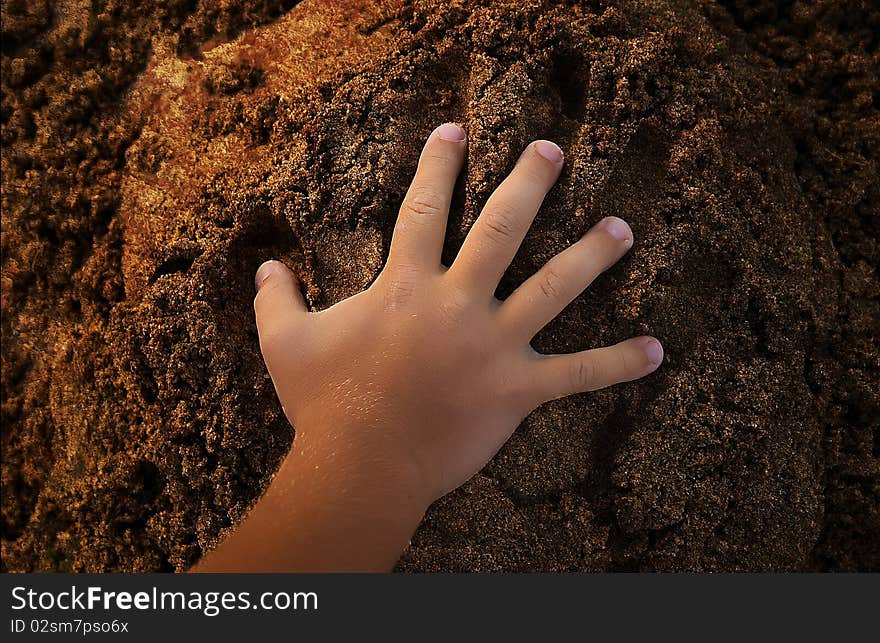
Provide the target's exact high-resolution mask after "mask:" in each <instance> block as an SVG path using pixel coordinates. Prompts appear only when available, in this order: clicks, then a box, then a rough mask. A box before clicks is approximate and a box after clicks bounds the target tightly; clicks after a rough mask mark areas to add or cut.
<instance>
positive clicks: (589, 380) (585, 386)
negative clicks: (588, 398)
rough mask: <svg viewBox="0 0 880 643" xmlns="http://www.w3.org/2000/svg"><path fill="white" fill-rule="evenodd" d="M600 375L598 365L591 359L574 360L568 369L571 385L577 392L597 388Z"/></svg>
mask: <svg viewBox="0 0 880 643" xmlns="http://www.w3.org/2000/svg"><path fill="white" fill-rule="evenodd" d="M598 375H599V374H598V367H597V366H596V363H595V362H593V361H592V360H589V359H578V360H574V361H573V362H572V363H571V365H570V366H569V369H568V378H569V384H570V385H571V388H572V390H575V391H588V390H591V389H593V388H595V384H596V381H597V380H598Z"/></svg>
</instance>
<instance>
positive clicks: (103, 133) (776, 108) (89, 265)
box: [2, 0, 880, 571]
mask: <svg viewBox="0 0 880 643" xmlns="http://www.w3.org/2000/svg"><path fill="white" fill-rule="evenodd" d="M295 4H296V3H295V2H292V1H287V2H274V1H271V0H264V1H250V2H249V1H247V0H234V1H232V2H222V3H220V2H205V1H202V2H180V3H174V4H171V6H170V8H169V7H168V6H167V3H155V5H156V6H154V5H153V3H151V2H144V3H137V4H135V5H130V4H117V3H115V2H109V1H108V2H102V1H98V2H94V3H83V2H76V1H71V2H67V3H62V4H61V5H57V6H56V5H55V3H48V2H47V3H35V2H24V1H21V0H15V1H12V0H10V1H6V0H4V2H3V17H4V20H3V34H2V35H3V52H2V53H3V57H2V72H3V83H2V91H3V93H2V123H3V128H2V137H3V144H4V149H3V154H2V171H3V203H2V205H3V238H2V255H3V266H2V267H3V276H2V279H3V282H2V286H3V290H2V297H3V317H2V339H3V348H2V356H3V372H2V395H3V397H2V425H3V433H2V448H3V453H2V483H3V493H2V516H3V520H2V547H3V549H2V553H3V568H4V569H5V570H15V571H22V570H75V571H105V570H137V571H170V570H182V569H185V568H186V567H187V566H189V565H190V564H192V563H193V562H194V561H196V560H197V559H198V558H199V556H200V555H201V554H202V552H203V551H205V550H206V549H208V548H210V547H211V546H212V545H213V544H214V543H215V542H216V540H217V538H218V537H219V536H220V535H222V533H223V531H224V530H225V529H228V528H229V527H230V526H231V525H233V524H235V522H236V521H237V520H238V519H240V518H241V516H242V515H243V513H244V512H245V511H246V510H247V508H248V507H249V506H250V504H252V502H253V501H254V500H255V499H256V498H257V497H258V496H259V494H260V493H261V491H262V490H263V489H264V488H265V486H266V484H267V483H268V481H269V480H270V479H271V476H272V475H273V473H274V471H275V469H276V468H277V466H278V463H279V462H280V460H281V458H283V456H284V455H285V453H286V451H287V449H288V448H289V446H290V444H291V440H292V439H293V438H294V431H293V429H292V428H291V427H289V425H288V424H287V422H286V421H285V419H284V416H283V414H282V413H281V409H280V407H279V405H278V403H277V401H276V400H275V398H274V394H273V390H272V386H271V382H270V381H269V379H268V375H267V374H266V372H265V369H264V366H263V364H262V360H261V359H260V355H259V348H258V345H257V338H256V332H255V328H254V325H253V313H252V307H251V299H252V293H253V286H252V279H253V272H254V270H255V269H256V267H257V266H258V265H259V264H260V263H261V262H262V261H263V260H265V259H268V258H278V259H281V260H283V261H285V262H286V263H287V264H288V265H290V266H291V267H292V268H294V269H295V270H296V272H297V273H298V275H299V276H300V278H301V279H302V281H303V283H304V284H305V290H306V295H307V299H308V302H309V305H310V306H311V307H312V308H314V309H320V308H323V307H326V306H329V305H331V304H332V303H334V302H336V301H338V300H339V299H341V298H344V297H347V296H349V295H352V294H354V293H355V292H357V291H359V290H360V289H362V288H364V287H365V286H366V285H367V284H369V283H370V281H371V280H372V279H373V278H374V277H375V276H376V274H377V273H378V271H379V269H380V268H381V266H382V263H383V261H384V257H385V256H386V253H387V248H388V242H389V239H390V233H391V229H392V226H393V222H394V217H395V214H396V209H397V205H398V203H399V202H400V200H401V197H402V195H403V193H404V191H405V189H406V187H407V183H408V181H409V178H410V177H411V175H412V172H413V170H414V167H415V162H416V158H417V155H418V151H419V149H420V147H421V144H422V142H423V140H424V138H425V137H426V136H427V134H428V133H429V132H430V131H431V130H432V129H433V127H434V126H435V125H436V124H438V123H440V122H442V121H444V120H454V121H457V122H460V123H462V124H463V125H464V126H465V127H466V128H467V129H468V132H469V140H470V147H469V152H468V163H467V167H466V170H465V175H466V176H465V178H466V180H463V181H462V182H460V184H459V186H458V188H457V191H456V197H455V200H454V203H453V210H452V214H451V217H450V226H449V234H448V238H447V244H446V248H445V253H444V255H445V258H446V259H447V260H450V259H451V258H452V257H454V255H455V252H456V250H457V248H458V247H459V245H460V243H461V241H462V240H463V238H464V234H465V233H466V232H467V230H468V228H469V227H470V225H471V224H472V222H473V221H474V218H475V217H476V216H477V215H478V213H479V210H480V207H481V205H482V203H483V202H484V200H485V198H486V197H487V195H488V194H489V193H490V192H491V190H492V189H493V188H494V186H495V185H496V184H497V183H498V181H499V180H500V179H501V178H503V176H504V175H505V174H506V173H507V172H508V171H509V169H510V168H511V166H512V164H513V162H514V161H515V159H516V157H517V156H518V154H519V151H520V150H521V148H522V147H523V146H524V145H525V144H526V143H527V142H528V141H529V140H532V139H534V138H551V139H553V140H555V141H557V142H558V143H559V144H560V145H561V146H562V147H563V149H564V150H565V151H566V157H567V164H566V169H565V171H564V172H563V175H562V177H561V180H560V182H559V184H558V186H557V187H556V188H555V189H554V191H553V192H552V193H551V195H550V197H549V198H548V200H547V202H546V205H545V207H544V208H543V210H542V211H541V213H540V215H539V217H538V219H537V221H536V223H535V225H534V227H533V229H532V231H531V232H530V234H529V236H528V238H527V240H526V242H525V244H524V246H523V248H522V250H521V252H520V253H519V255H518V256H517V258H516V260H515V261H514V264H513V266H512V268H511V270H510V271H509V273H508V275H507V276H506V277H505V279H504V281H503V282H502V284H501V286H500V288H499V292H498V295H499V296H500V297H504V296H506V295H507V294H509V292H511V290H512V289H513V288H514V287H515V286H516V285H518V284H519V283H520V282H521V281H522V280H523V279H524V278H526V277H527V276H528V275H529V274H531V273H532V272H534V271H535V270H536V269H537V268H538V267H539V266H540V265H541V264H543V263H544V262H545V261H546V260H547V259H548V258H549V257H551V256H552V255H553V254H555V253H556V252H558V251H560V250H561V249H563V248H564V247H566V246H567V245H568V244H570V243H571V242H573V241H574V240H575V239H577V238H578V237H579V236H580V235H581V234H582V233H583V232H585V231H586V230H587V229H588V228H589V226H590V225H592V224H593V223H595V222H596V221H598V220H599V219H600V218H602V217H603V216H605V215H609V214H614V215H617V216H621V217H623V218H625V219H626V220H627V221H628V222H629V223H630V225H631V226H632V228H633V231H634V233H635V237H636V244H635V247H634V248H633V251H632V252H631V253H630V255H629V256H628V257H627V259H626V260H624V261H623V262H621V263H620V264H619V265H618V266H616V267H615V268H614V269H613V270H611V271H610V272H609V273H608V274H606V275H605V276H604V277H603V278H602V279H601V280H600V282H598V283H597V284H596V285H595V286H594V287H593V288H592V289H591V290H590V291H589V293H587V294H586V295H585V296H583V297H581V298H580V299H578V300H577V302H575V303H574V304H573V305H572V306H571V307H569V308H568V309H567V310H566V311H565V312H564V313H563V314H562V315H561V316H560V317H559V318H558V319H556V320H555V321H554V322H553V323H551V324H550V325H549V326H548V327H547V328H546V329H545V330H544V331H542V333H541V334H540V335H539V336H538V337H537V338H536V341H535V346H536V348H538V349H539V350H541V351H543V352H565V351H574V350H580V349H583V348H588V347H591V346H599V345H603V344H607V343H612V342H615V341H619V340H621V339H623V338H625V337H627V336H630V335H633V334H639V333H651V334H654V335H656V336H657V337H659V338H660V339H661V340H662V341H663V343H664V346H665V348H666V355H667V360H666V362H665V363H664V366H663V368H662V369H661V370H660V371H658V372H657V373H656V374H654V375H652V376H651V377H650V378H648V379H646V380H644V381H640V382H636V383H631V384H627V385H623V386H619V387H615V388H613V389H610V390H606V391H600V392H597V393H594V394H589V395H581V396H575V397H572V398H568V399H566V400H561V401H558V402H555V403H552V404H548V405H546V406H544V407H541V408H540V409H539V410H537V411H536V412H535V413H533V414H532V415H531V416H530V417H529V418H528V419H527V420H526V421H525V422H524V423H523V425H522V426H521V427H519V429H518V430H517V432H516V434H515V435H514V437H513V438H512V439H511V440H510V442H509V443H508V444H507V445H506V446H505V447H504V448H503V449H502V451H501V452H500V453H499V454H498V456H497V457H496V458H495V459H494V460H493V461H492V462H491V463H490V464H489V465H488V467H487V468H486V469H485V470H484V471H483V472H482V473H480V474H479V475H478V476H476V477H475V478H474V479H473V480H472V481H471V482H470V483H468V484H467V485H465V486H464V487H462V488H461V489H459V490H458V491H456V492H455V493H453V494H451V495H450V496H448V497H446V498H444V499H442V500H441V501H439V502H438V503H436V504H435V505H434V506H433V507H432V508H431V510H430V511H429V513H428V516H427V517H426V519H425V522H424V524H423V525H422V527H421V528H420V529H419V531H418V532H417V533H416V535H415V537H414V539H413V543H412V546H411V547H410V548H409V550H408V551H407V552H406V553H405V555H404V556H403V558H402V560H401V562H400V564H399V568H400V569H401V570H404V571H499V570H510V571H531V570H536V571H537V570H540V571H629V570H678V571H684V570H694V571H709V570H713V571H735V570H743V571H761V570H779V571H782V570H800V571H812V570H833V571H845V570H880V502H878V499H880V419H878V418H880V385H878V383H880V375H878V372H880V321H878V320H880V303H878V296H880V279H878V276H877V264H878V259H880V246H878V236H880V235H878V232H880V230H878V228H880V217H878V212H880V188H878V184H877V179H876V177H877V176H878V175H880V167H878V165H880V159H878V150H880V103H878V96H880V72H878V70H880V54H878V49H877V46H878V37H877V33H880V10H878V9H876V8H871V7H870V3H863V2H854V1H843V0H839V1H834V2H831V1H828V2H821V3H806V2H793V3H784V5H781V6H784V8H783V9H778V8H775V7H776V6H777V4H778V3H774V2H754V1H753V2H708V1H704V2H690V1H685V0H666V1H663V2H653V1H652V2H648V1H643V2H636V1H633V0H624V1H619V2H590V3H586V2H562V3H541V2H507V1H496V2H488V1H462V2H444V3H440V2H418V3H412V2H397V1H387V0H373V1H369V2H367V1H364V2H351V3H330V2H317V1H310V0H306V1H304V2H302V3H300V4H299V5H298V6H296V7H295V8H292V7H293V5H295ZM340 5H344V6H340ZM53 6H54V7H55V8H54V9H52V7H53ZM158 7H163V8H158Z"/></svg>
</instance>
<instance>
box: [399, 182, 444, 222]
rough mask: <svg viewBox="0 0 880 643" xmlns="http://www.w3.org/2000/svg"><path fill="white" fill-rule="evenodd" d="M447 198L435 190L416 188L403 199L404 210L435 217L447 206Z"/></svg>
mask: <svg viewBox="0 0 880 643" xmlns="http://www.w3.org/2000/svg"><path fill="white" fill-rule="evenodd" d="M445 204H446V199H445V198H444V197H443V195H442V194H440V193H438V192H435V191H433V190H424V189H421V190H414V191H412V192H410V194H408V195H407V197H406V199H404V201H403V208H402V209H403V211H404V212H407V213H409V214H412V215H415V216H418V217H435V216H437V215H439V214H441V213H442V212H443V210H444V208H445Z"/></svg>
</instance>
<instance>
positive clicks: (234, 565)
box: [195, 124, 663, 572]
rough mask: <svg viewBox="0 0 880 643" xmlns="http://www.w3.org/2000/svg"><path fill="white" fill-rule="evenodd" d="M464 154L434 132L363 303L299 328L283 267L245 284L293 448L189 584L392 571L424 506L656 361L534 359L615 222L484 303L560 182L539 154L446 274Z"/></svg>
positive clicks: (618, 355) (613, 251) (623, 235)
mask: <svg viewBox="0 0 880 643" xmlns="http://www.w3.org/2000/svg"><path fill="white" fill-rule="evenodd" d="M465 146H466V143H465V133H464V131H463V130H462V129H461V128H459V127H458V126H456V125H452V124H447V125H443V126H441V127H439V128H437V130H436V131H434V133H433V134H431V137H430V138H429V139H428V142H427V143H426V144H425V148H424V150H423V152H422V157H421V159H420V161H419V168H418V171H417V173H416V176H415V179H414V180H413V183H412V185H411V186H410V189H409V192H408V193H407V196H406V199H405V200H404V203H403V206H402V207H401V210H400V216H399V217H398V220H397V225H396V227H395V230H394V236H393V239H392V242H391V249H390V252H389V257H388V263H387V265H386V266H385V269H384V270H383V271H382V273H381V274H380V275H379V277H378V278H377V279H376V281H375V283H373V285H372V286H370V288H369V289H367V290H366V291H365V292H362V293H360V294H358V295H355V296H354V297H351V298H350V299H346V300H345V301H342V302H340V303H338V304H336V305H335V306H333V307H331V308H329V309H327V310H324V311H321V312H317V313H310V312H308V310H307V309H306V304H305V301H304V300H303V297H302V294H301V293H300V290H299V284H298V283H297V280H296V278H295V277H294V276H293V274H292V273H291V272H290V271H289V270H288V269H287V268H286V267H285V266H284V265H283V264H281V263H279V262H277V261H270V262H267V263H265V264H263V265H262V266H261V267H260V269H259V270H258V271H257V276H256V285H257V291H258V292H257V296H256V299H255V301H254V308H255V310H256V316H257V327H258V329H259V334H260V347H261V349H262V351H263V357H264V358H265V360H266V365H267V366H268V368H269V374H270V375H271V376H272V381H273V382H274V384H275V390H276V391H277V393H278V397H279V399H280V400H281V404H282V406H283V407H284V411H285V413H286V414H287V417H288V419H289V420H290V422H291V423H292V424H293V425H294V426H295V427H296V438H295V439H294V444H293V449H292V450H291V452H290V454H288V456H287V458H286V459H285V461H284V463H283V464H282V466H281V468H280V469H279V471H278V473H277V475H276V476H275V479H274V480H273V482H272V484H271V485H270V486H269V489H268V490H267V492H266V494H265V495H264V496H263V497H262V498H261V499H260V500H259V502H257V504H256V505H255V506H254V508H253V509H252V511H251V512H250V514H249V515H248V516H247V518H246V519H245V520H244V521H242V523H241V524H240V525H239V526H238V527H237V528H236V530H235V532H234V533H233V534H232V535H231V536H229V538H227V539H226V540H225V541H224V542H222V543H221V544H220V545H219V546H218V547H217V549H216V550H214V551H213V552H211V553H210V554H208V555H207V556H206V557H205V558H204V559H203V560H202V561H201V562H200V563H199V564H198V565H197V566H196V567H195V571H203V572H204V571H276V572H277V571H299V572H302V571H334V570H336V571H352V570H359V571H364V570H372V571H377V570H386V571H387V570H388V569H390V568H391V567H393V565H394V563H395V561H396V560H397V558H398V557H399V556H400V553H401V551H403V549H404V548H405V547H406V544H407V542H408V541H409V538H410V537H411V536H412V533H413V531H415V529H416V527H417V526H418V524H419V522H420V521H421V518H422V515H423V514H424V511H425V510H426V509H427V507H428V505H429V504H430V503H431V502H432V501H434V500H435V499H437V498H439V497H440V496H442V495H443V494H445V493H448V492H449V491H451V490H453V489H455V488H456V487H458V486H459V485H461V484H463V483H464V482H465V481H467V480H468V479H469V478H470V477H471V476H473V475H474V474H475V473H476V472H477V471H479V470H480V469H481V468H482V467H483V465H485V464H486V462H487V461H488V460H489V459H490V458H491V457H492V456H493V455H494V454H495V453H496V452H497V451H498V449H499V448H500V447H501V445H503V444H504V442H505V441H506V440H507V439H508V438H509V437H510V435H511V434H512V433H513V431H514V430H515V429H516V427H517V426H518V425H519V423H520V422H521V421H522V420H523V418H525V416H526V415H527V414H528V413H529V412H530V411H532V409H534V408H535V407H536V406H538V405H539V404H541V403H543V402H545V401H547V400H551V399H553V398H558V397H562V396H565V395H571V394H572V393H578V392H581V391H592V390H595V389H598V388H602V387H604V386H609V385H611V384H615V383H617V382H623V381H627V380H633V379H636V378H639V377H642V376H644V375H647V374H648V373H650V372H652V371H653V370H654V369H656V368H657V366H658V365H659V364H660V362H661V361H662V359H663V349H662V347H661V346H660V343H659V342H658V341H657V340H655V339H652V338H650V337H638V338H635V339H630V340H627V341H625V342H622V343H620V344H617V345H615V346H611V347H608V348H599V349H595V350H589V351H585V352H582V353H575V354H573V355H539V354H537V353H536V352H535V351H534V350H532V348H531V346H530V345H529V341H530V340H531V338H532V337H533V336H534V335H535V334H536V333H537V332H538V331H539V330H540V329H541V328H542V327H543V326H544V325H545V324H547V322H549V321H550V320H551V319H553V318H554V317H555V316H556V315H558V314H559V312H560V311H561V310H562V309H563V308H565V306H566V305H568V303H569V302H571V300H572V299H574V298H575V297H576V296H577V295H578V294H579V293H580V292H581V291H582V290H584V288H586V287H587V286H588V285H589V284H590V283H591V282H592V281H593V280H594V279H595V278H596V277H598V276H599V274H600V273H601V272H602V271H603V270H605V269H607V268H608V267H609V266H611V265H612V264H613V263H614V262H615V261H617V260H618V259H619V258H620V257H621V256H622V255H623V254H624V253H625V252H626V251H627V250H628V249H629V248H630V247H631V246H632V241H633V240H632V233H631V231H630V229H629V226H627V225H626V223H624V222H623V221H621V220H620V219H617V218H614V217H608V218H606V219H603V220H602V221H600V222H599V223H598V224H597V225H596V226H595V227H594V228H593V229H592V230H590V231H589V232H588V233H587V234H586V235H585V236H584V237H583V238H582V239H581V240H580V241H578V242H577V243H575V244H574V245H573V246H571V247H570V248H568V249H567V250H565V251H564V252H562V253H561V254H559V255H557V256H556V257H554V258H553V259H552V260H551V261H550V262H549V263H548V264H547V265H546V266H544V268H542V269H541V270H540V271H539V272H538V273H537V274H536V275H535V276H533V277H532V278H531V279H529V280H527V281H526V282H525V283H524V284H522V286H520V287H519V289H518V290H516V291H515V292H514V293H513V294H512V295H511V296H510V297H508V298H507V300H506V301H504V302H500V301H498V300H497V299H495V297H494V296H493V295H494V292H495V288H496V286H497V284H498V281H499V280H500V279H501V276H502V275H503V274H504V271H505V270H506V269H507V267H508V265H509V264H510V261H511V260H512V259H513V256H514V254H515V253H516V250H517V248H518V247H519V244H520V243H521V242H522V240H523V237H524V236H525V234H526V231H527V230H528V228H529V226H530V225H531V222H532V220H533V219H534V218H535V214H536V213H537V211H538V208H539V207H540V205H541V202H542V201H543V199H544V196H545V195H546V194H547V191H548V190H549V189H550V188H551V186H552V185H553V184H554V183H555V181H556V179H557V178H558V176H559V172H560V170H561V169H562V152H561V151H560V150H559V148H558V147H557V146H556V145H554V144H553V143H550V142H549V141H536V142H534V143H532V144H531V145H529V146H528V147H527V148H526V150H525V151H524V152H523V154H522V156H521V157H520V159H519V162H518V163H517V164H516V167H515V168H514V169H513V171H512V172H511V174H510V176H508V177H507V179H505V181H504V182H503V183H502V184H501V185H500V186H499V187H498V189H497V190H496V191H495V193H494V194H493V195H492V196H491V197H490V198H489V200H488V202H487V203H486V207H485V209H484V210H483V213H482V214H481V215H480V217H479V219H477V222H476V223H475V224H474V226H473V229H472V230H471V231H470V234H469V235H468V237H467V239H466V240H465V242H464V245H463V246H462V248H461V252H459V255H458V257H457V258H456V260H455V262H454V263H453V265H452V266H451V267H450V268H448V269H447V268H445V267H444V266H442V265H441V263H440V254H441V249H442V246H443V238H444V236H445V231H446V219H447V214H448V211H449V203H450V199H451V196H452V188H453V185H454V184H455V180H456V177H457V175H458V173H459V171H460V169H461V166H462V163H463V160H464V154H465Z"/></svg>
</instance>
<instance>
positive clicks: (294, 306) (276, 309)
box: [254, 261, 308, 355]
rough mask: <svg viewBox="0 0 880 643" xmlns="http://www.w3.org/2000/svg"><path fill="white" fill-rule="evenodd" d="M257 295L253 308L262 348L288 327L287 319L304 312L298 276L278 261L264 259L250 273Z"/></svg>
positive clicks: (303, 301) (304, 305)
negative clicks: (255, 271)
mask: <svg viewBox="0 0 880 643" xmlns="http://www.w3.org/2000/svg"><path fill="white" fill-rule="evenodd" d="M254 283H255V285H256V288H257V296H256V297H255V298H254V312H255V313H256V317H257V331H258V332H259V334H260V345H261V346H262V347H263V349H264V350H263V353H264V355H265V352H266V351H265V348H266V346H267V345H270V344H272V343H273V342H272V339H273V338H274V337H275V336H277V335H279V334H281V333H282V332H283V331H284V329H286V328H290V325H291V322H295V320H296V319H297V318H301V317H304V316H305V315H307V314H308V308H306V302H305V299H303V296H302V292H300V289H299V280H298V279H297V278H296V277H295V276H294V274H293V273H292V272H291V271H290V270H289V269H288V268H287V266H285V265H284V264H283V263H281V262H280V261H267V262H266V263H264V264H263V265H262V266H260V267H259V269H258V270H257V274H256V276H255V277H254Z"/></svg>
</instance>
